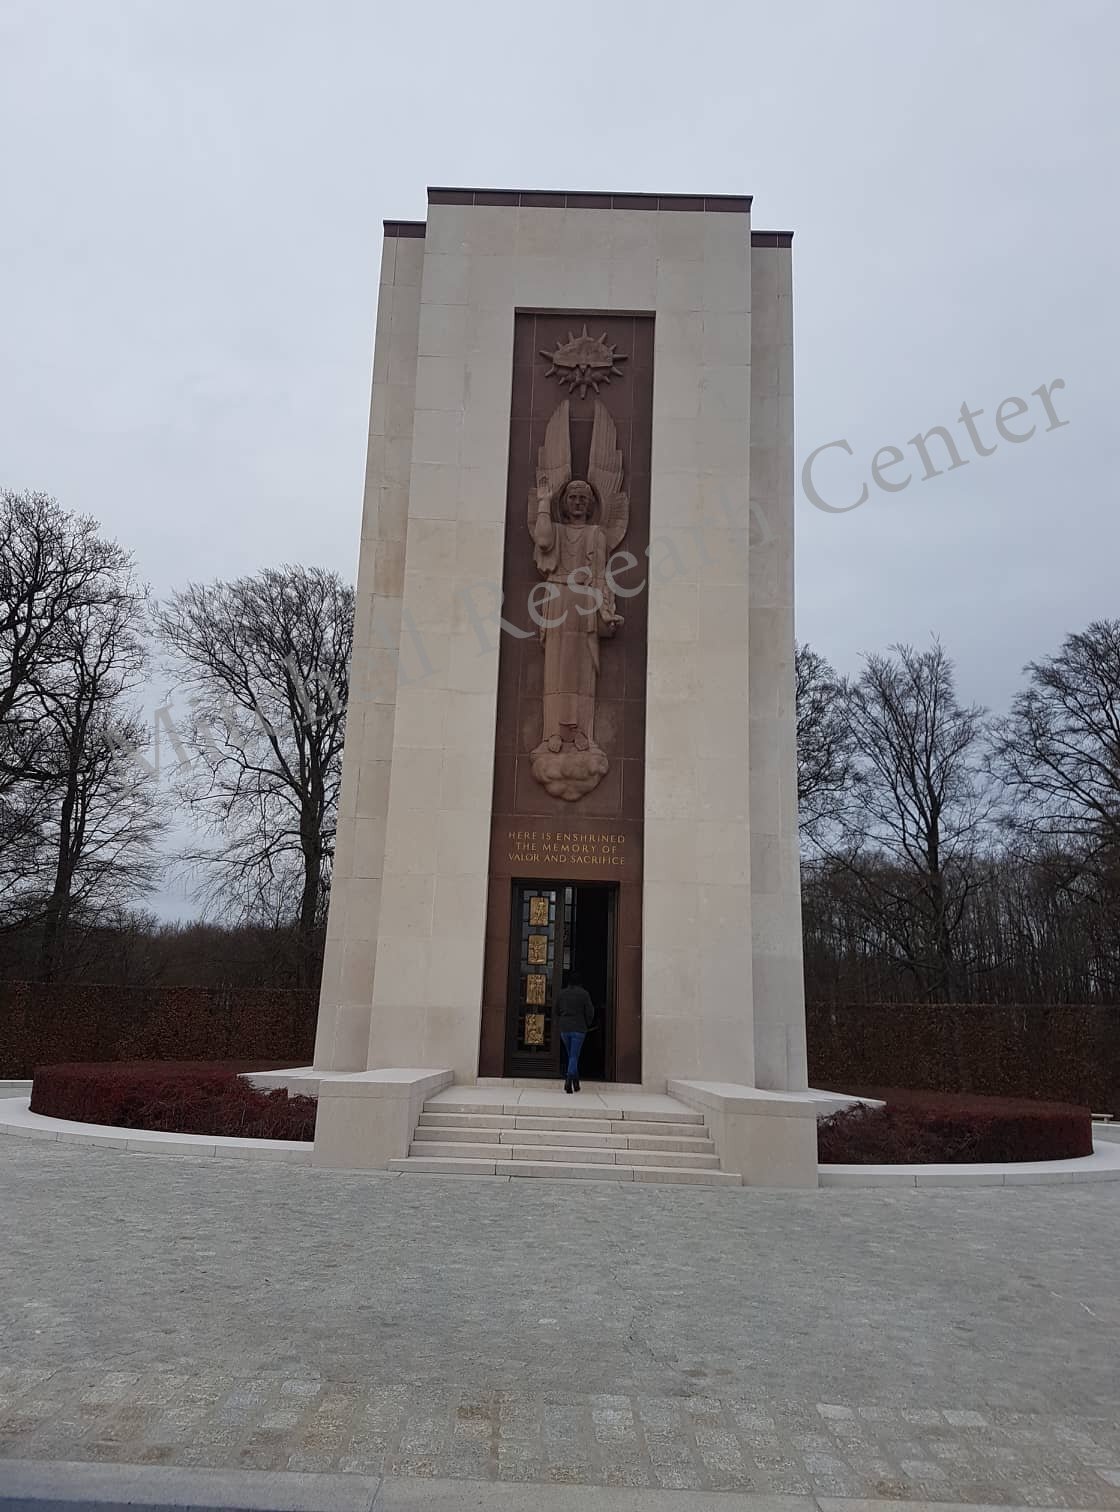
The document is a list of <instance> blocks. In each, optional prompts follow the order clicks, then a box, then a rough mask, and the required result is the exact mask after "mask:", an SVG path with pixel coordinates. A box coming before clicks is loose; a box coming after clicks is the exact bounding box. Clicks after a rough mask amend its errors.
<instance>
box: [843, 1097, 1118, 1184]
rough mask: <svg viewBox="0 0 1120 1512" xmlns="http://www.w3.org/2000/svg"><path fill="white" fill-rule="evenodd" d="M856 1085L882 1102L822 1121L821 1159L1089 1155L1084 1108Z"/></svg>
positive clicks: (971, 1160)
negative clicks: (879, 1104)
mask: <svg viewBox="0 0 1120 1512" xmlns="http://www.w3.org/2000/svg"><path fill="white" fill-rule="evenodd" d="M847 1090H850V1089H848V1088H845V1091H847ZM854 1090H856V1091H857V1092H858V1094H859V1095H861V1096H864V1097H875V1098H878V1099H880V1100H881V1101H882V1102H884V1103H885V1104H886V1106H885V1107H883V1108H867V1107H858V1108H852V1109H849V1110H847V1111H846V1112H843V1113H834V1114H833V1115H832V1116H831V1117H830V1118H824V1119H822V1120H821V1121H820V1123H819V1124H818V1125H817V1150H818V1154H819V1158H820V1160H821V1161H822V1162H823V1163H824V1164H826V1165H916V1164H925V1163H937V1164H957V1163H961V1164H975V1163H977V1162H986V1161H998V1162H1003V1161H1014V1160H1072V1159H1074V1158H1075V1157H1076V1156H1079V1155H1091V1154H1092V1153H1093V1129H1092V1122H1091V1120H1090V1116H1089V1109H1088V1108H1076V1107H1072V1106H1070V1105H1068V1104H1066V1103H1046V1102H1033V1101H1031V1100H1029V1099H1026V1098H1011V1097H969V1096H967V1095H966V1094H953V1093H945V1092H914V1091H902V1090H900V1089H896V1088H892V1087H885V1088H873V1087H864V1088H858V1089H854Z"/></svg>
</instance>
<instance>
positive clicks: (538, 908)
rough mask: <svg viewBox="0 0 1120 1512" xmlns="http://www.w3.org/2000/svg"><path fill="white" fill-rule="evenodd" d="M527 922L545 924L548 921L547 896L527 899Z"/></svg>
mask: <svg viewBox="0 0 1120 1512" xmlns="http://www.w3.org/2000/svg"><path fill="white" fill-rule="evenodd" d="M529 923H530V924H547V923H548V899H547V898H530V899H529Z"/></svg>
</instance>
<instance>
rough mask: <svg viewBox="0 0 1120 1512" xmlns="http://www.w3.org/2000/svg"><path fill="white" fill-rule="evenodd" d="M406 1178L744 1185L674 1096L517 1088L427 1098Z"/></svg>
mask: <svg viewBox="0 0 1120 1512" xmlns="http://www.w3.org/2000/svg"><path fill="white" fill-rule="evenodd" d="M390 1169H391V1170H395V1171H401V1172H403V1173H405V1174H419V1175H425V1174H426V1175H439V1176H455V1175H458V1176H543V1177H546V1178H552V1179H556V1178H565V1177H566V1178H576V1179H580V1180H584V1181H643V1182H674V1183H687V1184H689V1185H694V1186H741V1185H742V1177H741V1176H740V1175H738V1174H736V1173H735V1172H731V1171H722V1170H720V1163H719V1156H718V1155H717V1154H716V1149H715V1145H714V1143H713V1142H712V1139H711V1136H710V1135H709V1133H708V1129H707V1125H706V1124H705V1122H704V1119H703V1117H702V1115H701V1114H699V1113H696V1112H694V1111H693V1110H692V1109H691V1108H688V1107H686V1106H685V1105H684V1104H683V1103H679V1102H676V1100H675V1099H673V1098H668V1097H659V1096H656V1095H654V1094H643V1093H631V1094H628V1095H626V1096H624V1097H613V1098H612V1097H611V1095H610V1093H609V1090H608V1091H606V1092H590V1093H588V1092H580V1093H576V1094H575V1095H574V1096H566V1095H565V1094H564V1093H562V1092H560V1093H557V1092H552V1091H548V1090H544V1091H536V1090H526V1089H523V1088H515V1087H513V1086H510V1087H502V1086H496V1087H471V1088H465V1087H449V1088H448V1089H447V1090H446V1091H444V1092H440V1093H438V1094H437V1095H436V1096H435V1097H432V1098H429V1099H428V1101H427V1102H426V1103H425V1104H424V1110H423V1112H422V1113H421V1114H420V1118H419V1122H418V1124H417V1127H416V1130H415V1132H414V1135H413V1139H412V1143H411V1145H410V1146H409V1153H408V1156H407V1158H405V1159H402V1160H394V1161H391V1162H390Z"/></svg>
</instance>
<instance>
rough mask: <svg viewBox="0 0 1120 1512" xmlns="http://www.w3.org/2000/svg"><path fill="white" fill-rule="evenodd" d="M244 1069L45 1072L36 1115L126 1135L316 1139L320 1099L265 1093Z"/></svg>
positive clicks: (38, 1081)
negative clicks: (139, 1132)
mask: <svg viewBox="0 0 1120 1512" xmlns="http://www.w3.org/2000/svg"><path fill="white" fill-rule="evenodd" d="M237 1069H238V1063H233V1064H230V1063H222V1062H216V1061H117V1062H112V1061H110V1062H105V1063H99V1064H90V1065H79V1064H75V1065H62V1066H42V1067H40V1068H39V1069H38V1070H37V1071H36V1072H35V1083H34V1086H33V1088H32V1093H31V1111H32V1112H33V1113H42V1114H45V1115H46V1116H47V1117H49V1118H69V1119H74V1120H76V1121H77V1122H78V1123H93V1124H112V1125H114V1126H115V1127H117V1128H121V1129H159V1130H164V1131H167V1132H170V1133H175V1134H217V1135H224V1136H233V1137H235V1138H242V1139H300V1140H312V1139H314V1137H315V1110H316V1106H317V1104H316V1101H315V1098H313V1097H289V1096H288V1094H287V1092H285V1091H284V1090H283V1088H280V1089H278V1090H275V1091H272V1092H260V1091H258V1090H257V1089H256V1088H255V1087H251V1086H250V1085H249V1083H248V1082H247V1081H243V1080H242V1079H241V1078H240V1077H239V1076H238V1075H237ZM244 1069H246V1070H252V1069H254V1068H253V1066H251V1065H246V1066H245V1067H244Z"/></svg>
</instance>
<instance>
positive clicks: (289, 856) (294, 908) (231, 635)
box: [158, 567, 354, 983]
mask: <svg viewBox="0 0 1120 1512" xmlns="http://www.w3.org/2000/svg"><path fill="white" fill-rule="evenodd" d="M158 625H159V629H160V633H161V634H162V636H163V639H164V642H165V644H166V646H167V647H168V649H169V650H170V652H171V653H172V657H173V664H174V667H175V669H176V671H177V672H178V674H179V676H180V677H181V679H182V683H183V686H184V688H185V690H186V691H187V692H188V694H189V696H190V706H191V711H192V712H191V719H190V729H191V743H192V745H193V747H194V748H195V750H196V751H197V752H198V754H197V756H196V757H195V759H194V760H192V761H191V762H190V764H189V765H188V766H187V767H185V768H182V769H181V770H180V775H179V786H180V790H181V791H182V793H183V795H184V797H185V799H186V801H187V802H188V804H189V805H190V807H191V809H192V811H193V812H194V814H195V815H196V817H197V819H198V820H199V822H200V824H201V825H202V826H203V827H204V828H206V829H208V830H209V832H210V833H211V835H212V836H214V837H215V838H216V839H217V841H218V844H217V845H216V846H209V847H204V848H197V849H192V850H190V851H188V852H187V853H186V854H185V856H184V860H186V861H187V862H189V863H190V864H193V865H199V866H202V867H204V868H206V870H207V872H208V874H209V877H210V882H209V884H208V886H207V887H206V889H205V892H206V895H207V897H208V898H209V901H210V903H211V905H212V906H217V907H221V908H222V909H224V910H226V911H230V910H232V912H233V913H234V914H235V915H236V916H237V917H238V918H239V919H241V920H242V921H245V922H251V923H257V924H259V923H266V924H271V925H275V924H278V923H281V922H292V923H294V925H295V927H296V929H297V932H298V937H299V942H300V954H301V965H300V969H299V973H298V976H299V980H300V982H301V983H302V982H306V981H309V980H311V979H312V978H313V976H314V972H315V933H316V929H317V927H318V925H319V924H320V923H321V921H322V919H323V917H324V915H325V910H326V900H327V894H328V889H329V885H330V867H331V860H332V857H333V854H334V835H335V822H336V815H337V809H338V795H339V788H340V784H341V776H342V741H343V734H344V727H345V717H346V715H345V710H346V698H347V690H348V677H349V665H350V652H351V648H352V645H353V633H354V593H353V590H352V589H351V588H349V587H347V586H346V585H344V584H343V582H342V580H341V579H340V578H339V577H338V575H337V573H331V572H325V571H322V570H320V569H318V568H304V567H285V568H283V569H280V570H271V569H270V570H267V571H264V572H259V573H257V574H256V575H255V576H253V577H248V578H241V579H239V580H238V581H236V582H233V583H212V584H210V585H208V586H204V585H200V584H192V585H191V586H190V587H189V588H187V589H186V590H185V592H182V593H177V594H175V595H174V596H173V598H172V599H171V600H170V602H169V603H168V604H167V606H166V607H165V608H164V609H163V611H162V612H161V613H160V615H159V616H158Z"/></svg>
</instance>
